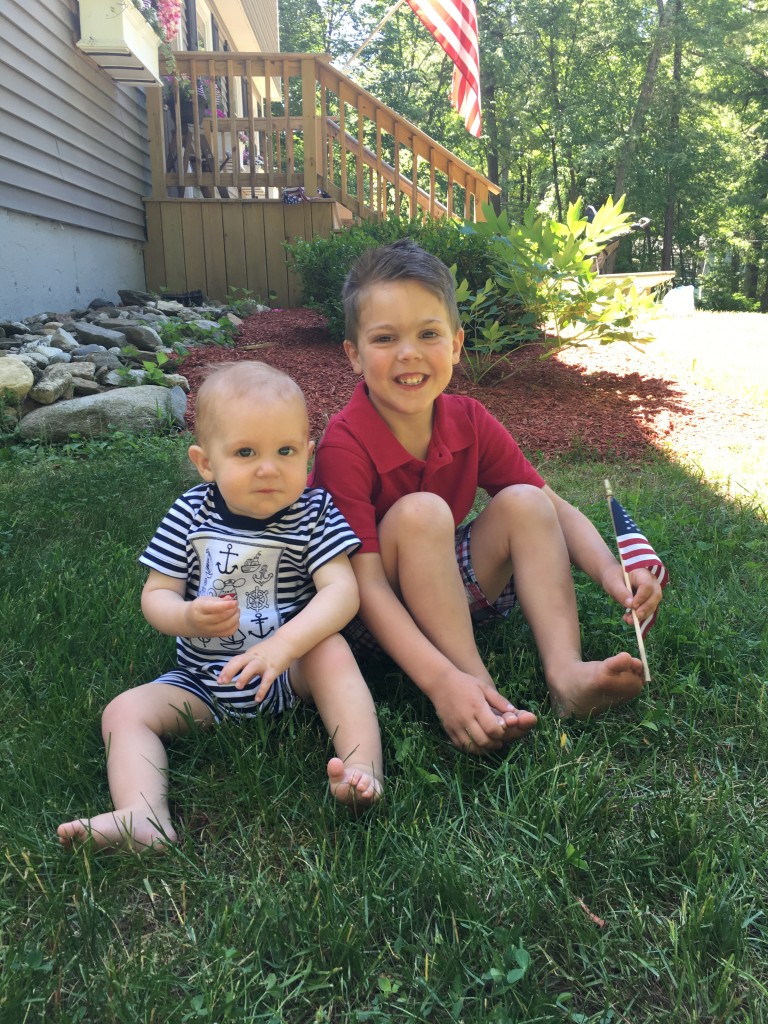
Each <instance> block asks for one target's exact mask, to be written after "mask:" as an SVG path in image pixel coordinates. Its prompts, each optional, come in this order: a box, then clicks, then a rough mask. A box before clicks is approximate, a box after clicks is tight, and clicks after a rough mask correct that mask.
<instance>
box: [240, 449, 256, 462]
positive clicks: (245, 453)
mask: <svg viewBox="0 0 768 1024" xmlns="http://www.w3.org/2000/svg"><path fill="white" fill-rule="evenodd" d="M253 453H254V452H253V448H238V449H237V452H236V454H237V457H238V458H239V459H250V457H251V456H252V455H253Z"/></svg>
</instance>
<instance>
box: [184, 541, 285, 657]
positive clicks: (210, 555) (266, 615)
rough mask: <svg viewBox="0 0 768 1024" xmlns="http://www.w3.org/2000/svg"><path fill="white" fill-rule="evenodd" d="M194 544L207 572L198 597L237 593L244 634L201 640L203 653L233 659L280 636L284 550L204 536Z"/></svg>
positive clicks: (238, 633) (199, 641) (203, 576)
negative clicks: (279, 579)
mask: <svg viewBox="0 0 768 1024" xmlns="http://www.w3.org/2000/svg"><path fill="white" fill-rule="evenodd" d="M192 543H193V546H194V547H195V550H196V552H197V554H198V558H199V561H200V564H201V566H203V567H204V568H203V573H202V578H201V580H200V587H199V591H198V592H199V593H200V594H201V595H202V594H206V595H210V596H213V597H223V596H224V595H229V594H231V595H233V596H234V597H235V598H236V599H237V602H238V605H239V607H240V627H239V629H237V630H236V631H235V632H234V633H233V634H232V635H231V636H227V637H197V638H196V642H197V644H199V645H200V648H201V649H203V650H205V651H206V652H207V654H208V655H210V654H212V653H215V652H220V653H221V654H226V655H227V657H232V656H233V655H235V654H237V653H239V652H240V651H242V650H245V649H247V647H249V646H252V645H253V643H254V641H256V642H259V641H261V640H264V639H266V637H268V636H270V635H271V634H272V633H274V632H275V630H276V629H278V628H279V627H280V624H281V616H280V611H279V609H278V607H277V590H276V588H277V568H278V564H279V561H280V556H281V554H282V549H281V548H279V547H273V546H271V545H269V544H258V543H254V542H253V541H250V540H248V541H240V540H238V539H233V540H229V539H228V540H226V541H224V540H222V538H221V537H220V536H216V535H215V534H206V533H203V532H202V531H201V533H200V534H198V535H197V536H195V537H194V538H193V541H192ZM251 581H252V582H251ZM251 587H253V589H250V588H251Z"/></svg>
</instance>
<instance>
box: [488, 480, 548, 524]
mask: <svg viewBox="0 0 768 1024" xmlns="http://www.w3.org/2000/svg"><path fill="white" fill-rule="evenodd" d="M491 504H492V505H493V504H495V505H497V506H499V507H500V508H503V510H504V513H505V515H513V516H514V515H517V516H531V515H533V516H536V517H537V518H541V517H542V516H548V517H549V516H551V517H553V518H555V519H556V518H557V513H556V511H555V506H554V505H553V504H552V502H551V501H550V500H549V498H548V497H547V495H546V494H545V493H544V491H543V490H542V489H541V488H540V487H534V486H533V485H532V484H513V485H512V486H510V487H505V488H504V490H503V491H499V493H498V494H497V495H496V496H495V497H494V498H492V499H491Z"/></svg>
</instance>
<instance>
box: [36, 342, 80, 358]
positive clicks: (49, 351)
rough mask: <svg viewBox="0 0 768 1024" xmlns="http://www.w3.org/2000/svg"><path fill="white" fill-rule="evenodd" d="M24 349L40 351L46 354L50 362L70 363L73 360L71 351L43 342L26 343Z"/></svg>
mask: <svg viewBox="0 0 768 1024" xmlns="http://www.w3.org/2000/svg"><path fill="white" fill-rule="evenodd" d="M24 350H25V352H39V353H40V355H42V356H45V358H46V359H47V360H48V362H49V363H69V362H71V360H72V356H71V355H70V354H69V352H62V350H61V349H60V348H55V347H54V346H53V345H43V344H42V343H41V342H34V343H32V344H30V345H25V346H24Z"/></svg>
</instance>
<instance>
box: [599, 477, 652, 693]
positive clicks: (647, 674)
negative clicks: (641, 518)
mask: <svg viewBox="0 0 768 1024" xmlns="http://www.w3.org/2000/svg"><path fill="white" fill-rule="evenodd" d="M604 483H605V497H606V500H607V501H608V511H609V512H610V513H611V523H613V510H612V509H611V498H612V497H613V490H612V488H611V482H610V480H605V481H604ZM613 532H614V536H615V534H616V529H615V526H614V531H613ZM616 543H617V547H618V538H616ZM619 565H620V566H621V571H622V573H623V574H624V582H625V583H626V585H627V590H628V591H629V592H630V594H631V593H632V584H631V583H630V582H629V574H628V573H627V570H626V569H625V568H624V562H623V561H622V558H621V551H619ZM630 611H631V612H632V622H633V623H634V626H635V636H636V637H637V647H638V650H639V651H640V660H641V661H642V663H643V677H644V679H645V681H646V683H650V681H651V672H650V669H649V668H648V658H647V657H646V654H645V644H644V643H643V634H642V633H641V631H640V620H639V619H638V617H637V612H636V611H635V609H634V608H631V609H630Z"/></svg>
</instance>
